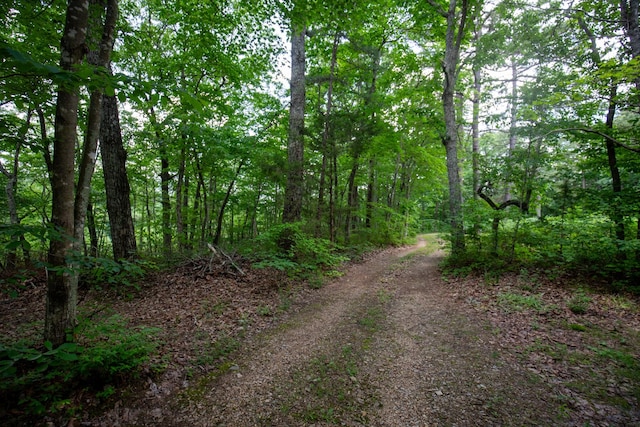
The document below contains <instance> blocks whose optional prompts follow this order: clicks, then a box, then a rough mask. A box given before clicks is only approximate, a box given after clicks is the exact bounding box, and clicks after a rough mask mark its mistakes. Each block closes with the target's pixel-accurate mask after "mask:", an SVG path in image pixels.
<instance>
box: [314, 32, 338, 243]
mask: <svg viewBox="0 0 640 427" xmlns="http://www.w3.org/2000/svg"><path fill="white" fill-rule="evenodd" d="M339 41H340V33H339V32H338V31H336V34H335V36H334V37H333V46H332V48H331V65H330V66H329V87H328V88H327V105H326V111H325V117H324V129H323V131H322V169H321V170H320V188H319V189H318V210H317V212H316V236H318V237H319V236H320V235H321V232H322V210H323V209H324V190H325V185H326V184H325V181H326V175H327V162H328V159H327V158H328V157H329V153H327V148H328V146H329V138H330V136H331V110H332V100H333V79H334V73H335V68H336V63H337V61H338V43H339Z"/></svg>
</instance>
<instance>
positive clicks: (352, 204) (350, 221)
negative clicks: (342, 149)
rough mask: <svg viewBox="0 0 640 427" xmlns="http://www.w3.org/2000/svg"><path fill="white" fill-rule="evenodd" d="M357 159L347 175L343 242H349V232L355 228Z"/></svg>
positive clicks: (357, 158) (356, 158) (355, 158)
mask: <svg viewBox="0 0 640 427" xmlns="http://www.w3.org/2000/svg"><path fill="white" fill-rule="evenodd" d="M358 163H359V157H358V156H356V157H354V159H353V166H352V167H351V173H350V174H349V180H348V183H347V213H346V217H345V221H344V240H345V242H347V243H348V242H349V239H350V238H351V230H352V229H353V228H354V227H355V221H356V214H355V212H356V209H357V207H358V187H357V186H356V175H357V174H358Z"/></svg>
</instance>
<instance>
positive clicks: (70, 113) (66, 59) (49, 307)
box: [44, 0, 89, 346]
mask: <svg viewBox="0 0 640 427" xmlns="http://www.w3.org/2000/svg"><path fill="white" fill-rule="evenodd" d="M88 21H89V4H88V2H86V1H84V0H70V1H69V3H68V5H67V13H66V21H65V26H64V33H63V35H62V42H61V60H60V67H61V68H62V69H63V70H66V71H73V70H74V69H75V67H76V66H78V65H79V64H80V63H81V61H82V59H83V58H84V55H85V43H86V34H87V31H88ZM77 124H78V88H77V87H70V86H60V87H59V88H58V101H57V103H56V120H55V141H54V148H53V176H52V184H53V188H52V198H53V200H52V214H51V224H52V227H53V228H52V230H51V233H52V235H51V244H50V248H49V256H48V270H49V277H48V281H47V303H46V315H45V329H44V338H45V340H48V341H50V342H51V343H52V344H53V345H54V346H58V345H60V344H62V343H63V342H64V341H65V340H66V337H67V333H68V332H69V331H70V330H73V328H74V327H75V326H76V324H75V323H76V304H77V282H74V281H72V280H71V271H70V269H69V259H68V258H69V256H70V255H71V251H72V249H73V236H74V197H75V196H74V181H75V180H74V172H75V144H76V131H77Z"/></svg>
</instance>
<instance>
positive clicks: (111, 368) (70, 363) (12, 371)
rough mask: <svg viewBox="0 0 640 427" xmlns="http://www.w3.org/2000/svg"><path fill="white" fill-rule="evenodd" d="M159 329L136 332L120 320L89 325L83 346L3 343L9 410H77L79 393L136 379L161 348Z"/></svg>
mask: <svg viewBox="0 0 640 427" xmlns="http://www.w3.org/2000/svg"><path fill="white" fill-rule="evenodd" d="M157 332H158V329H156V328H146V327H137V328H131V327H128V326H127V325H126V323H125V322H124V320H122V319H121V318H120V317H118V316H112V317H109V318H106V319H104V320H103V321H101V322H91V321H85V322H83V324H82V325H81V326H80V327H79V328H78V331H77V334H78V335H77V343H75V342H74V343H65V344H62V345H61V346H59V347H56V348H54V347H53V346H52V345H51V343H49V342H46V343H45V344H44V348H37V347H33V346H29V345H26V344H21V343H16V344H14V345H10V346H9V345H4V344H0V379H1V380H2V381H1V382H0V395H1V396H2V397H3V399H2V400H3V402H4V403H3V404H4V405H6V407H8V408H12V409H15V408H20V409H22V410H24V411H26V412H27V413H31V414H42V413H45V412H57V411H61V410H72V409H74V405H75V404H72V400H73V396H74V394H76V393H78V390H88V391H91V392H94V393H102V395H103V396H108V395H109V394H111V393H105V390H110V389H113V387H114V386H117V385H118V384H120V383H122V382H123V381H125V380H127V379H130V378H133V377H136V376H137V375H138V374H139V373H140V369H141V367H142V366H143V365H145V364H146V363H147V362H148V361H149V357H150V355H151V354H152V353H153V352H154V351H155V349H156V346H157V344H156V342H155V341H154V339H153V336H154V334H156V333H157Z"/></svg>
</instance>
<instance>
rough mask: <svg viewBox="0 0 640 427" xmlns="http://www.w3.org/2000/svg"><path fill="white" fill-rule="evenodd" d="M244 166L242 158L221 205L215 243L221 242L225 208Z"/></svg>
mask: <svg viewBox="0 0 640 427" xmlns="http://www.w3.org/2000/svg"><path fill="white" fill-rule="evenodd" d="M243 166H244V160H242V161H241V162H240V164H239V165H238V169H236V174H235V175H234V177H233V179H232V180H231V182H230V183H229V187H227V192H226V193H225V195H224V200H223V201H222V204H221V205H220V211H219V212H218V221H217V224H216V234H215V236H214V237H213V244H214V245H217V244H218V243H220V236H221V233H222V220H223V219H224V210H225V209H226V207H227V203H229V197H231V192H232V191H233V186H234V185H235V183H236V179H237V178H238V175H240V171H241V170H242V167H243ZM231 236H232V238H233V226H232V227H231Z"/></svg>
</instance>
